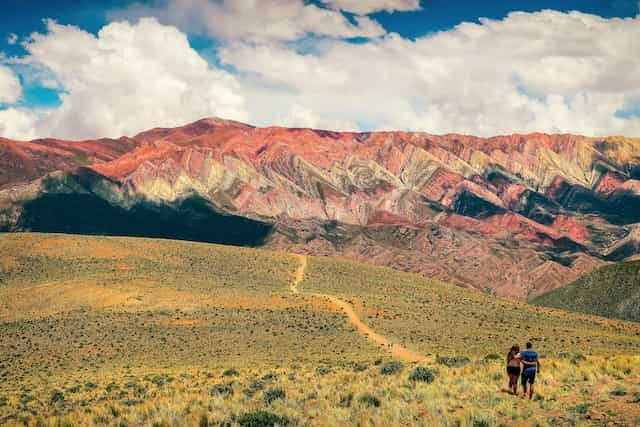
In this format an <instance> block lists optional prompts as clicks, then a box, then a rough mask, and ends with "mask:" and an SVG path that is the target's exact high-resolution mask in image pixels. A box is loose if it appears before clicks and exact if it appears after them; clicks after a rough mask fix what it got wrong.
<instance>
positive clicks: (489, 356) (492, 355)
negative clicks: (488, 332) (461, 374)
mask: <svg viewBox="0 0 640 427" xmlns="http://www.w3.org/2000/svg"><path fill="white" fill-rule="evenodd" d="M500 359H502V357H501V356H500V355H498V354H495V353H489V354H487V355H486V356H485V357H484V360H500Z"/></svg>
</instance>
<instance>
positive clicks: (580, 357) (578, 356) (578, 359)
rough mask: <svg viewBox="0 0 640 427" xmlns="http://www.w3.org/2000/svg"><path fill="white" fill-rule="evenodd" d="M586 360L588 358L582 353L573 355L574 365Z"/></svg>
mask: <svg viewBox="0 0 640 427" xmlns="http://www.w3.org/2000/svg"><path fill="white" fill-rule="evenodd" d="M585 360H587V358H586V357H584V355H582V354H580V353H576V354H574V355H573V356H572V357H571V363H573V364H574V365H577V364H578V362H583V361H585Z"/></svg>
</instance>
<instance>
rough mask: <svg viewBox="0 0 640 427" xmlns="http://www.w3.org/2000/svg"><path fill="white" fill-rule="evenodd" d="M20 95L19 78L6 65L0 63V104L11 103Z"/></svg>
mask: <svg viewBox="0 0 640 427" xmlns="http://www.w3.org/2000/svg"><path fill="white" fill-rule="evenodd" d="M21 95H22V87H21V86H20V80H18V76H16V75H15V74H14V73H13V71H11V70H10V69H9V68H8V67H5V66H4V65H2V64H0V104H2V103H6V104H13V103H14V102H16V101H17V100H18V99H20V96H21Z"/></svg>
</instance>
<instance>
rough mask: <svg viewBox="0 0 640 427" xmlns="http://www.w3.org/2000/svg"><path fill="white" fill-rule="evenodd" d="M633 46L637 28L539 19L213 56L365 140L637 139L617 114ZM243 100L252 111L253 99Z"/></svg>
mask: <svg viewBox="0 0 640 427" xmlns="http://www.w3.org/2000/svg"><path fill="white" fill-rule="evenodd" d="M636 40H640V20H638V19H603V18H600V17H597V16H593V15H587V14H582V13H578V12H572V13H561V12H556V11H549V10H547V11H542V12H538V13H512V14H510V15H509V16H507V17H506V18H505V19H503V20H488V19H484V20H482V21H481V22H480V23H478V24H472V23H464V24H460V25H458V26H457V27H456V28H454V29H452V30H450V31H446V32H441V33H437V34H434V35H429V36H426V37H422V38H418V39H417V40H415V41H412V40H407V39H404V38H402V37H400V36H399V35H397V34H390V35H388V36H386V37H384V38H381V39H375V40H371V41H369V42H367V43H358V44H354V43H347V42H344V41H340V40H323V41H319V42H318V46H317V48H316V51H314V53H300V52H299V51H297V50H296V49H294V48H291V47H290V46H287V45H284V44H278V45H275V44H274V45H255V44H248V43H234V44H230V45H227V46H224V47H222V48H221V49H220V52H219V55H220V58H221V59H222V60H223V61H224V62H226V63H228V64H231V65H233V66H234V67H236V68H237V69H239V70H242V71H243V72H244V73H243V76H244V77H243V83H245V87H256V86H262V87H263V88H268V89H264V90H266V91H269V92H270V97H271V98H272V99H273V98H278V97H280V96H282V97H289V98H290V99H292V100H296V102H298V103H299V104H300V105H304V106H305V107H304V108H305V110H306V111H307V112H306V114H305V115H304V116H306V117H315V118H316V119H315V120H316V121H319V120H321V119H322V120H323V121H324V122H330V121H332V120H342V121H347V122H352V123H358V124H359V125H360V128H361V129H363V130H370V129H381V128H386V129H389V128H392V129H393V128H400V129H415V130H425V131H429V132H434V133H446V132H462V133H473V134H479V135H494V134H499V133H501V134H504V133H512V132H533V131H547V132H574V133H582V134H590V135H604V134H612V133H623V134H625V133H626V134H640V119H639V118H638V117H635V116H633V115H632V116H631V117H628V118H622V117H620V116H619V115H618V114H616V113H617V112H618V111H620V110H621V109H623V108H625V106H626V105H628V104H629V102H630V100H631V99H637V98H638V96H640V45H639V44H638V43H637V42H636ZM245 97H246V98H247V99H248V103H249V104H250V105H251V104H252V103H253V102H252V99H253V92H252V91H251V90H249V91H245ZM261 97H262V98H265V97H266V96H265V95H264V93H262V94H261ZM299 100H302V101H299ZM258 104H259V103H258ZM309 112H312V113H313V114H311V113H309ZM251 117H252V119H253V120H254V121H255V122H258V123H259V124H260V123H270V122H276V123H277V122H278V121H282V120H284V119H291V117H294V116H292V115H291V112H290V111H287V110H284V111H279V112H278V111H272V110H271V111H269V110H265V111H263V112H262V113H261V112H258V111H251ZM310 122H313V121H310Z"/></svg>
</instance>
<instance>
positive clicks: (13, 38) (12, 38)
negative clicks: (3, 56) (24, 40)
mask: <svg viewBox="0 0 640 427" xmlns="http://www.w3.org/2000/svg"><path fill="white" fill-rule="evenodd" d="M17 42H18V35H17V34H14V33H11V34H9V37H7V43H9V44H11V45H13V44H16V43H17Z"/></svg>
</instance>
